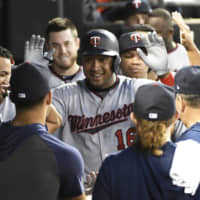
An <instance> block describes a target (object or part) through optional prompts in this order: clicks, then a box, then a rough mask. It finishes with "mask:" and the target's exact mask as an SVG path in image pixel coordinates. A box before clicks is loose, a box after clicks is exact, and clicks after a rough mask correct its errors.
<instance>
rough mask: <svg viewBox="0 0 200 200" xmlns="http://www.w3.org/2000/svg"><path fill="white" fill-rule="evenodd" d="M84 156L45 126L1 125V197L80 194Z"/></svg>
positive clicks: (47, 198) (22, 199)
mask: <svg viewBox="0 0 200 200" xmlns="http://www.w3.org/2000/svg"><path fill="white" fill-rule="evenodd" d="M83 173H84V164H83V159H82V157H81V155H80V153H79V152H78V150H76V149H75V148H74V147H71V146H69V145H67V144H65V143H63V142H61V141H60V140H58V139H57V138H55V137H54V136H52V135H50V134H48V132H47V129H46V127H45V126H43V125H41V124H31V125H27V126H12V125H11V123H10V122H7V123H2V124H1V125H0V177H1V178H0V199H6V200H13V199H20V200H25V199H26V200H27V199H29V200H32V199H33V200H36V199H37V200H40V199H41V200H44V199H45V200H56V199H60V198H67V197H74V196H79V195H81V194H82V193H83V191H84V188H83V185H82V178H83Z"/></svg>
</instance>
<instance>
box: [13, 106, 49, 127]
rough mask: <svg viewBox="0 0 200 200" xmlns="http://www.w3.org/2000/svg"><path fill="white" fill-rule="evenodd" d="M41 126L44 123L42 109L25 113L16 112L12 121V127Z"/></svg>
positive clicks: (44, 118)
mask: <svg viewBox="0 0 200 200" xmlns="http://www.w3.org/2000/svg"><path fill="white" fill-rule="evenodd" d="M35 123H39V124H43V125H45V123H46V112H45V110H44V109H43V108H40V109H39V108H38V109H35V110H26V111H24V110H23V111H16V116H15V118H14V119H13V121H12V125H14V126H25V125H29V124H35Z"/></svg>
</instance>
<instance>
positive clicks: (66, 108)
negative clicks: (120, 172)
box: [53, 76, 152, 175]
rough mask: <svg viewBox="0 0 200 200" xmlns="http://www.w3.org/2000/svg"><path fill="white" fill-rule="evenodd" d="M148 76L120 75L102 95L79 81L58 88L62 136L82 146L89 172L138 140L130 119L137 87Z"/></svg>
mask: <svg viewBox="0 0 200 200" xmlns="http://www.w3.org/2000/svg"><path fill="white" fill-rule="evenodd" d="M150 82H152V81H150V80H147V79H131V78H127V77H125V76H118V78H117V81H116V83H115V85H114V86H113V87H112V89H110V90H109V92H108V93H107V94H106V96H105V97H104V98H103V99H102V98H101V97H100V96H99V95H98V94H96V93H94V92H92V91H91V90H89V89H88V87H87V86H86V81H85V80H82V81H78V82H75V83H71V84H66V85H63V86H60V87H58V88H56V89H55V90H54V94H53V104H54V105H55V107H56V109H57V111H58V112H59V113H60V114H61V115H62V118H63V124H62V127H61V130H60V131H61V134H62V135H61V139H62V140H63V141H64V142H66V143H68V144H70V145H72V146H74V147H76V148H78V149H79V151H80V152H81V154H82V156H83V158H84V162H85V173H86V175H87V174H88V173H90V172H91V171H98V170H99V167H100V166H101V164H102V161H103V160H104V158H105V157H106V156H108V155H109V154H111V153H114V152H117V151H119V150H122V149H124V148H126V147H127V146H130V145H132V144H133V143H134V141H135V125H134V124H133V123H132V121H131V120H130V117H129V115H130V112H131V111H132V108H133V102H134V97H135V91H136V90H137V88H138V87H139V86H140V85H143V84H145V83H150Z"/></svg>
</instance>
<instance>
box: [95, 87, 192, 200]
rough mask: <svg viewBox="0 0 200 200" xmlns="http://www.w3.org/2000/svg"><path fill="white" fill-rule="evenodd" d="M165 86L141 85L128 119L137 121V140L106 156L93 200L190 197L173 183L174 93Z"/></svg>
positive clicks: (178, 199) (171, 199)
mask: <svg viewBox="0 0 200 200" xmlns="http://www.w3.org/2000/svg"><path fill="white" fill-rule="evenodd" d="M166 87H167V86H165V87H164V86H163V85H162V86H161V85H158V84H148V85H144V86H141V87H140V88H139V89H138V90H137V92H136V96H135V102H134V105H133V112H132V113H131V119H132V120H133V122H134V124H136V129H137V135H136V141H137V142H136V144H135V145H133V146H131V147H129V148H127V149H126V150H123V151H121V152H119V153H116V154H113V155H110V156H108V157H107V158H106V159H105V161H104V162H103V164H102V167H101V169H100V172H99V175H98V177H97V180H96V183H95V186H94V190H93V200H100V199H104V200H111V199H114V200H123V199H124V200H125V199H140V200H161V199H162V200H169V199H170V200H184V199H192V197H191V196H190V195H189V194H185V193H184V188H183V187H178V186H175V185H173V184H172V179H171V178H170V175H169V172H170V169H171V164H172V161H173V156H174V152H175V149H176V146H175V145H174V144H173V143H172V142H171V141H170V138H171V128H172V127H173V123H174V122H175V121H176V118H177V114H176V108H175V99H174V94H173V93H172V92H171V91H170V89H169V88H166Z"/></svg>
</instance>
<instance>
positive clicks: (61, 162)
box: [57, 148, 84, 198]
mask: <svg viewBox="0 0 200 200" xmlns="http://www.w3.org/2000/svg"><path fill="white" fill-rule="evenodd" d="M57 159H58V168H59V173H60V179H61V190H60V194H61V197H65V198H66V197H75V196H79V195H81V194H83V192H84V186H83V175H84V163H83V159H82V157H81V154H80V153H79V152H78V151H77V150H76V149H74V148H71V150H70V152H68V153H65V152H63V153H62V155H61V156H59V157H57Z"/></svg>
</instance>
